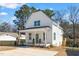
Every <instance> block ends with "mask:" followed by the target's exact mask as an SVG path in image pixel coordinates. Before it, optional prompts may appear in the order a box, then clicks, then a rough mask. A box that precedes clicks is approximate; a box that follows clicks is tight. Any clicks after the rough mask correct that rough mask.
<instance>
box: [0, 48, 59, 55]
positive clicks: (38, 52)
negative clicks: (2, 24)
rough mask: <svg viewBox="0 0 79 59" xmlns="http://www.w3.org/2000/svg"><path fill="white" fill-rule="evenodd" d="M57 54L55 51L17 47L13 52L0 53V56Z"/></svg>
mask: <svg viewBox="0 0 79 59" xmlns="http://www.w3.org/2000/svg"><path fill="white" fill-rule="evenodd" d="M57 53H58V52H57V51H49V50H45V49H39V48H32V47H25V48H23V47H18V48H16V49H14V50H7V51H0V56H54V55H56V54H57Z"/></svg>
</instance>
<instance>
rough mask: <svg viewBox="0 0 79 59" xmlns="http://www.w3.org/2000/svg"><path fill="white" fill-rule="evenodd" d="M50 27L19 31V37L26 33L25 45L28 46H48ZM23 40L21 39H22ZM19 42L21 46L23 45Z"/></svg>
mask: <svg viewBox="0 0 79 59" xmlns="http://www.w3.org/2000/svg"><path fill="white" fill-rule="evenodd" d="M49 30H50V28H49V27H44V28H30V29H26V30H21V31H19V35H20V36H21V35H22V33H25V42H24V43H25V44H26V45H33V46H45V47H46V46H48V45H50V44H49V43H48V40H47V39H48V38H47V36H48V35H47V34H48V32H49ZM20 40H21V39H20ZM20 40H19V44H21V42H20Z"/></svg>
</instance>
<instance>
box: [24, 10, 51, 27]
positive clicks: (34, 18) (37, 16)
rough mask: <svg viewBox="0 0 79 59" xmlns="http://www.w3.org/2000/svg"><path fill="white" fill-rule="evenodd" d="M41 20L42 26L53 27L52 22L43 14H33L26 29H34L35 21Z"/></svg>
mask: <svg viewBox="0 0 79 59" xmlns="http://www.w3.org/2000/svg"><path fill="white" fill-rule="evenodd" d="M37 20H40V26H52V20H50V18H48V17H47V16H46V15H45V14H44V13H43V12H41V11H39V12H35V13H33V14H32V15H31V16H30V17H29V19H28V20H27V22H26V24H25V27H26V28H30V27H34V21H37Z"/></svg>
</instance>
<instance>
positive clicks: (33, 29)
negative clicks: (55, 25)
mask: <svg viewBox="0 0 79 59" xmlns="http://www.w3.org/2000/svg"><path fill="white" fill-rule="evenodd" d="M47 29H51V27H50V26H40V27H30V28H26V29H25V30H20V31H19V32H24V31H45V30H47Z"/></svg>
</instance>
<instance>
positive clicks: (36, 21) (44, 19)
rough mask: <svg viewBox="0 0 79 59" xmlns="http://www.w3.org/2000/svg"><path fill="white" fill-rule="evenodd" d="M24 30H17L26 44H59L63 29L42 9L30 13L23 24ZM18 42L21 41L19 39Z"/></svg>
mask: <svg viewBox="0 0 79 59" xmlns="http://www.w3.org/2000/svg"><path fill="white" fill-rule="evenodd" d="M25 27H26V29H25V30H19V36H20V37H21V39H20V40H22V38H23V39H24V40H25V41H24V42H23V43H24V44H26V45H36V46H37V45H40V46H41V45H43V46H49V45H53V46H61V45H62V40H63V30H62V28H61V27H60V26H59V24H57V23H55V22H54V21H52V20H51V19H50V18H49V17H48V16H47V15H45V14H44V13H43V12H42V11H38V12H35V13H32V15H31V16H30V17H29V19H28V20H27V22H26V24H25ZM19 44H21V42H20V41H19Z"/></svg>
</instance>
